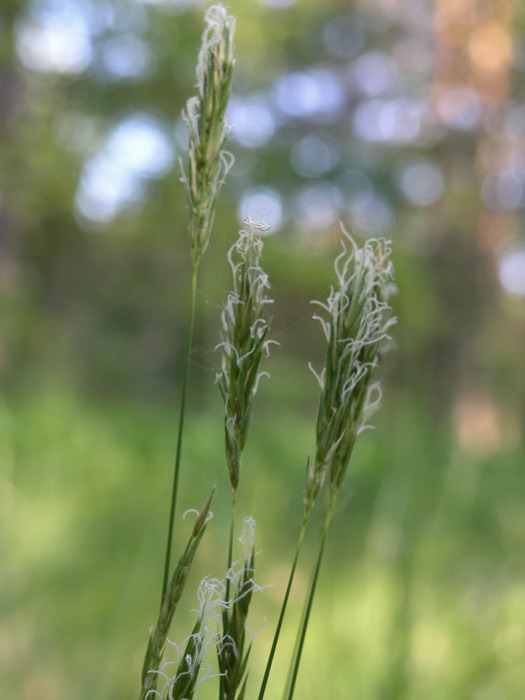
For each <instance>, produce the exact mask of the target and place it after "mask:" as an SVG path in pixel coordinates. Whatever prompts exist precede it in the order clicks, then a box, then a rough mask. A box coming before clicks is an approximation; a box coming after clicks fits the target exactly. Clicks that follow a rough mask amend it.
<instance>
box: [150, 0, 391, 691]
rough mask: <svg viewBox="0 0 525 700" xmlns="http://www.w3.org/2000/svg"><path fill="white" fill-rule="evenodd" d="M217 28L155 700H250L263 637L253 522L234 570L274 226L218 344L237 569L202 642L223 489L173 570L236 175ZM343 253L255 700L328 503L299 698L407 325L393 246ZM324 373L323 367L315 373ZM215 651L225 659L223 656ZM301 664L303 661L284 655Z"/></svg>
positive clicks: (191, 183) (153, 651) (206, 97)
mask: <svg viewBox="0 0 525 700" xmlns="http://www.w3.org/2000/svg"><path fill="white" fill-rule="evenodd" d="M205 19H206V28H205V31H204V34H203V40H202V45H201V49H200V53H199V58H198V65H197V90H198V93H197V95H196V96H195V97H193V98H191V99H190V100H189V101H188V103H187V105H186V108H185V110H184V118H185V120H186V123H187V125H188V131H189V150H188V159H187V162H186V163H185V164H183V178H182V179H183V182H184V183H185V187H186V193H187V197H188V202H189V231H190V248H191V269H192V282H191V296H190V317H189V328H188V349H187V355H186V362H185V366H184V373H183V381H182V389H181V408H180V414H179V425H178V438H177V448H176V458H175V467H174V478H173V487H172V497H171V505H170V513H169V519H168V540H167V549H166V558H165V566H164V577H163V585H162V596H161V606H160V612H159V615H158V619H157V623H156V625H155V627H154V628H153V629H152V631H151V633H150V637H149V642H148V645H147V650H146V655H145V659H144V665H143V670H142V677H141V691H140V698H141V700H146V699H147V698H160V699H161V700H192V699H193V698H197V696H198V688H199V687H200V685H201V684H202V683H203V682H204V681H210V682H211V681H212V680H213V679H215V681H216V683H217V696H218V700H247V698H248V687H249V686H248V680H249V678H251V676H250V673H249V672H250V668H249V666H250V658H251V649H252V641H253V640H252V638H251V636H250V634H249V631H248V621H249V610H250V603H251V601H252V596H253V592H254V591H256V590H261V587H260V586H259V585H258V584H256V582H255V543H254V532H255V523H254V521H253V520H252V519H251V518H247V519H245V520H244V527H243V533H242V535H241V537H240V538H239V539H240V541H241V542H242V543H243V545H244V553H243V556H242V557H241V558H240V559H237V560H236V561H234V559H233V555H234V539H235V538H234V533H235V525H236V523H235V518H236V503H237V493H238V491H239V489H240V488H241V485H242V481H241V471H242V470H241V462H242V454H243V451H244V449H245V447H246V442H247V439H248V435H249V426H250V422H251V416H252V412H253V404H254V397H255V395H256V392H257V388H258V384H259V380H260V378H261V376H262V375H264V374H267V372H265V371H264V370H261V362H262V360H263V358H264V356H265V355H266V354H267V353H268V349H269V345H270V343H271V342H274V341H272V340H271V339H270V335H271V319H270V316H269V314H268V306H269V304H271V303H272V299H270V298H269V296H268V290H269V288H270V285H269V280H268V276H267V274H266V273H265V271H264V269H263V266H262V252H263V243H262V240H261V237H260V234H261V233H264V231H265V228H266V227H265V226H264V225H263V224H254V223H252V222H246V227H245V228H244V229H243V230H241V231H240V233H239V236H238V239H237V241H236V242H235V243H234V244H233V246H232V247H231V249H230V252H229V254H228V261H229V264H230V267H231V271H232V278H233V282H232V290H231V292H230V293H229V294H228V296H227V299H226V302H225V304H224V307H223V311H222V316H221V321H222V329H221V338H220V342H219V343H218V345H217V350H218V351H219V352H220V365H219V369H218V371H217V376H216V380H217V384H218V387H219V391H220V394H221V397H222V400H223V405H224V417H223V421H224V435H225V465H226V475H227V482H228V485H229V490H230V494H231V513H230V527H229V536H228V540H227V561H226V568H225V574H224V576H223V577H222V578H212V577H209V576H208V577H205V578H204V579H203V580H202V581H201V584H200V586H199V592H198V596H199V602H200V606H199V610H198V611H197V613H198V614H197V619H196V621H195V623H194V626H193V629H192V630H191V632H190V634H189V635H188V636H187V637H186V638H185V639H183V641H182V642H181V643H180V644H177V643H176V642H173V641H170V640H169V638H168V636H169V634H170V628H171V624H172V620H173V617H174V614H175V612H176V609H177V606H178V605H179V602H180V600H181V597H182V595H183V593H184V591H185V588H186V582H187V579H188V575H189V572H190V569H191V566H192V563H193V561H194V558H195V557H196V556H197V554H198V547H199V544H200V542H201V540H202V538H203V537H204V536H205V532H206V527H207V523H208V520H209V519H210V517H211V511H210V506H211V500H212V497H213V491H212V493H211V495H210V496H209V498H208V499H207V501H206V503H205V504H204V506H203V507H202V508H201V510H200V511H197V520H196V523H195V525H194V527H193V530H192V532H191V534H190V536H189V538H188V541H187V543H186V545H185V547H184V549H183V551H182V554H181V555H180V556H179V558H178V560H177V563H176V564H175V566H172V563H171V552H172V548H173V539H174V525H175V516H176V506H177V497H178V483H179V475H180V465H181V461H182V446H183V435H184V425H185V423H184V421H185V412H186V397H187V391H188V386H189V364H190V362H189V360H190V355H191V351H192V344H193V328H194V323H195V315H196V292H197V286H198V270H199V265H200V261H201V258H202V256H203V254H204V253H205V251H206V249H207V247H208V243H209V239H210V235H211V230H212V224H213V218H214V211H215V204H216V199H217V194H218V192H219V189H220V187H221V185H222V183H223V181H224V178H225V176H226V174H227V172H228V170H229V169H230V167H231V165H232V158H231V156H230V155H229V154H228V152H227V151H226V150H225V141H226V137H227V133H228V127H227V124H226V118H225V115H226V107H227V104H228V99H229V95H230V89H231V79H232V71H233V67H234V57H233V31H234V24H235V21H234V19H233V17H231V16H230V15H228V13H227V12H226V10H225V9H224V8H223V7H222V6H221V5H215V6H213V7H211V8H209V9H208V11H207V12H206V16H205ZM341 243H342V251H341V253H340V254H339V255H338V256H337V257H336V260H335V263H334V272H335V281H334V284H333V286H332V288H331V289H330V292H329V294H328V298H327V301H326V302H323V303H321V302H315V303H317V304H319V305H320V306H321V308H322V313H321V315H314V318H316V319H318V320H319V321H320V323H321V325H322V328H323V331H324V336H325V340H326V356H325V364H324V367H323V368H322V370H321V371H320V372H317V371H314V370H313V371H314V374H315V376H316V378H317V380H318V383H319V386H320V398H319V407H318V413H317V423H316V426H315V452H314V455H313V456H311V455H309V456H308V458H307V468H306V479H305V483H304V485H303V486H302V488H303V515H302V518H301V521H300V523H299V529H298V537H297V542H296V546H295V550H294V552H293V556H292V557H291V566H290V573H289V577H288V582H287V586H286V590H285V594H284V597H283V601H282V604H281V608H280V613H279V616H278V620H277V623H276V626H275V631H274V635H273V641H272V644H271V649H270V653H269V656H268V661H267V664H266V667H265V670H264V674H263V677H262V680H261V683H260V686H259V689H258V690H257V691H255V694H254V695H253V697H258V699H259V700H262V698H263V697H264V695H265V692H266V688H267V684H268V680H269V676H270V673H271V670H272V665H273V661H274V658H275V655H276V653H277V650H278V643H279V639H280V634H281V630H282V627H283V625H284V622H285V614H286V610H287V606H288V602H289V598H290V594H291V591H292V587H293V583H294V577H295V572H296V568H297V564H298V561H299V557H300V554H301V549H302V546H303V542H304V540H305V536H306V534H307V531H308V526H309V523H310V519H311V515H312V512H313V510H314V507H315V506H316V504H317V503H318V502H319V501H321V500H322V498H321V496H322V495H323V494H324V496H325V504H324V514H323V516H322V519H321V529H320V532H319V541H318V550H317V557H316V559H315V563H314V566H313V571H312V578H311V583H310V586H309V589H308V592H307V596H306V600H305V604H304V611H303V615H302V619H301V623H300V626H299V630H298V635H297V643H296V646H295V650H294V651H293V653H292V654H291V662H290V672H289V681H288V684H287V687H286V689H285V697H286V698H288V700H291V699H292V697H293V695H294V692H295V685H296V680H297V676H298V673H299V668H300V662H301V656H302V650H303V645H304V642H305V639H306V635H307V631H308V623H309V618H310V614H311V610H312V606H313V602H314V597H315V592H316V588H317V582H318V578H319V574H320V570H321V564H322V560H323V556H324V550H325V543H326V539H327V536H328V533H329V530H330V527H331V523H332V519H333V514H334V509H335V506H336V502H337V498H338V495H339V492H340V490H341V488H342V486H343V483H344V480H345V476H346V473H347V470H348V465H349V462H350V458H351V455H352V452H353V449H354V445H355V442H356V440H357V438H358V436H359V435H360V433H361V432H362V431H363V430H364V429H365V428H366V427H368V421H369V419H370V416H371V415H372V414H373V412H374V411H375V410H376V409H377V408H378V406H379V403H380V399H381V389H380V384H379V381H378V380H377V377H376V376H375V374H376V370H377V368H378V366H379V365H380V361H381V356H382V354H383V352H384V351H385V350H386V349H387V348H388V341H389V330H390V327H391V326H392V324H393V322H394V320H393V317H392V313H391V308H390V305H389V297H390V295H391V293H392V291H393V289H394V286H393V268H392V263H391V261H390V252H391V251H390V244H389V242H387V241H385V240H373V239H370V240H367V241H365V243H364V245H363V246H361V247H360V246H359V245H358V244H357V243H356V242H355V241H354V240H353V238H352V237H351V236H350V235H349V234H348V233H347V232H346V231H345V230H344V229H343V230H342V238H341ZM311 369H312V368H311ZM167 648H170V649H171V648H174V649H175V650H176V656H177V659H176V661H175V662H170V661H168V660H167V657H166V649H167ZM212 652H213V653H212ZM283 653H285V654H286V655H287V656H288V655H289V654H287V653H286V651H284V652H283Z"/></svg>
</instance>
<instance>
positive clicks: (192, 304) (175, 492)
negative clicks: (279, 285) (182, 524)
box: [161, 265, 198, 606]
mask: <svg viewBox="0 0 525 700" xmlns="http://www.w3.org/2000/svg"><path fill="white" fill-rule="evenodd" d="M197 277H198V265H193V266H192V273H191V300H190V319H189V328H188V346H187V350H186V358H185V363H184V373H183V377H182V389H181V397H180V409H179V426H178V433H177V451H176V454H175V465H174V469H173V486H172V490H171V504H170V514H169V521H168V540H167V543H166V558H165V561H164V577H163V582H162V598H161V606H162V603H163V601H164V597H165V595H166V591H167V590H168V584H169V578H170V568H171V551H172V547H173V531H174V525H175V514H176V512H177V497H178V491H179V477H180V463H181V457H182V438H183V435H184V418H185V415H186V398H187V393H188V381H189V376H190V361H191V353H192V350H193V336H194V331H195V310H196V306H197Z"/></svg>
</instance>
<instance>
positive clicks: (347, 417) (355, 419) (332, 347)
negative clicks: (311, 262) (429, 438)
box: [286, 229, 395, 700]
mask: <svg viewBox="0 0 525 700" xmlns="http://www.w3.org/2000/svg"><path fill="white" fill-rule="evenodd" d="M342 246H343V250H342V252H341V254H340V255H339V256H338V257H337V258H336V261H335V265H334V269H335V274H336V284H335V286H334V287H332V289H331V291H330V296H329V297H328V300H327V302H326V304H323V303H321V302H316V303H317V304H320V306H321V307H322V308H323V309H324V310H325V311H326V313H327V316H328V318H326V319H325V318H322V317H320V316H315V318H317V319H318V320H319V321H320V322H321V324H322V326H323V330H324V333H325V336H326V340H327V348H326V362H325V367H324V369H323V371H322V373H321V374H320V375H319V374H317V373H315V371H314V374H315V376H316V377H317V379H318V381H319V384H320V386H321V397H320V401H319V411H318V414H317V428H316V456H315V460H313V461H309V463H308V469H307V478H306V489H305V512H309V511H310V510H311V509H312V508H313V504H314V502H315V500H316V499H317V496H318V495H319V491H320V489H321V487H322V485H323V481H324V480H325V478H326V476H328V481H329V494H328V501H327V504H326V508H325V513H324V518H323V524H322V527H321V533H320V538H319V547H318V553H317V559H316V563H315V567H314V572H313V575H312V580H311V582H310V587H309V591H308V596H307V599H306V604H305V609H304V613H303V618H302V622H301V626H300V629H299V635H298V640H297V646H296V651H295V654H294V659H293V662H292V666H291V675H290V683H289V687H288V690H287V694H286V697H287V698H288V700H292V698H293V694H294V690H295V683H296V680H297V674H298V671H299V665H300V662H301V655H302V650H303V645H304V640H305V638H306V631H307V629H308V622H309V619H310V613H311V610H312V605H313V600H314V596H315V591H316V587H317V581H318V578H319V572H320V569H321V563H322V559H323V554H324V549H325V543H326V538H327V535H328V531H329V529H330V525H331V522H332V515H333V512H334V508H335V503H336V500H337V496H338V493H339V490H340V488H341V485H342V483H343V480H344V477H345V474H346V471H347V469H348V463H349V461H350V456H351V454H352V450H353V448H354V445H355V441H356V438H357V436H358V435H359V433H360V432H362V431H363V430H364V429H365V428H366V427H368V426H367V421H368V418H369V417H370V415H371V414H372V413H373V412H374V411H375V410H376V409H377V408H378V406H379V403H380V398H381V389H380V385H379V382H375V383H373V382H372V377H373V371H374V369H375V368H376V367H377V366H378V364H379V358H380V353H381V350H382V348H383V347H384V346H385V345H386V343H387V341H388V340H389V334H388V332H389V329H390V327H391V326H392V325H393V324H394V323H395V318H394V317H393V316H392V310H391V308H390V305H389V303H388V299H389V297H390V295H391V293H392V292H393V291H394V289H395V287H394V284H393V272H394V270H393V265H392V263H391V261H390V259H389V258H390V252H391V249H390V243H389V242H388V241H385V240H375V239H369V240H367V241H366V242H365V244H364V246H363V247H362V248H359V247H358V246H357V245H356V243H355V242H354V240H353V239H352V237H351V236H350V235H349V234H348V233H347V232H346V231H345V230H344V229H343V238H342Z"/></svg>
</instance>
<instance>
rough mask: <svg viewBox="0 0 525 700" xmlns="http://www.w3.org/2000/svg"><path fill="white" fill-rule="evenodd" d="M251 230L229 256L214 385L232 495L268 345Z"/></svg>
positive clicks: (263, 280) (263, 288)
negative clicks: (221, 406) (222, 422)
mask: <svg viewBox="0 0 525 700" xmlns="http://www.w3.org/2000/svg"><path fill="white" fill-rule="evenodd" d="M253 228H254V226H252V227H251V228H249V229H248V230H246V231H241V232H240V235H239V238H238V240H237V242H236V243H235V245H234V246H233V247H232V248H231V250H230V253H229V261H230V265H231V268H232V272H233V291H232V292H230V294H229V296H228V299H227V301H226V304H225V307H224V310H223V313H222V342H221V343H220V344H219V346H218V347H220V348H221V349H222V362H221V369H220V371H219V372H218V374H217V383H218V385H219V389H220V392H221V396H222V399H223V401H224V408H225V436H226V460H227V466H228V474H229V478H230V485H231V489H232V491H233V492H235V491H236V490H237V487H238V484H239V470H240V459H241V452H242V450H243V448H244V446H245V444H246V438H247V435H248V426H249V423H250V415H251V410H252V401H253V397H254V395H255V392H256V391H257V385H258V380H259V378H260V376H261V373H260V372H259V364H260V362H261V358H262V356H263V354H264V353H265V352H267V351H268V346H269V344H270V343H271V342H274V341H269V340H267V335H268V331H269V329H270V321H269V319H268V317H267V314H266V306H267V305H268V304H271V303H272V300H271V299H269V298H268V297H267V296H266V292H267V290H268V289H269V283H268V277H267V275H266V273H265V272H264V270H263V269H262V268H261V264H260V259H261V253H262V247H263V245H262V241H261V239H260V238H257V237H256V236H255V234H254V232H253Z"/></svg>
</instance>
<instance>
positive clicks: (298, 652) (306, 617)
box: [285, 490, 337, 700]
mask: <svg viewBox="0 0 525 700" xmlns="http://www.w3.org/2000/svg"><path fill="white" fill-rule="evenodd" d="M336 496H337V492H336V491H333V490H331V491H330V495H329V499H328V504H327V508H326V513H325V518H324V522H323V527H322V530H321V536H320V540H319V551H318V553H317V561H316V563H315V569H314V573H313V576H312V580H311V582H310V590H309V592H308V598H307V600H306V606H305V609H304V614H303V619H302V622H301V628H300V631H299V636H298V639H297V645H296V649H295V653H294V660H293V666H292V673H291V677H290V681H289V684H288V691H287V693H285V697H286V698H287V700H292V698H293V694H294V691H295V683H296V681H297V674H298V672H299V666H300V663H301V656H302V653H303V647H304V640H305V638H306V632H307V630H308V623H309V621H310V613H311V612H312V605H313V602H314V597H315V591H316V588H317V581H318V579H319V571H320V570H321V563H322V561H323V554H324V548H325V544H326V536H327V535H328V530H329V529H330V523H331V521H332V513H333V509H334V505H335V501H336Z"/></svg>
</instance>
